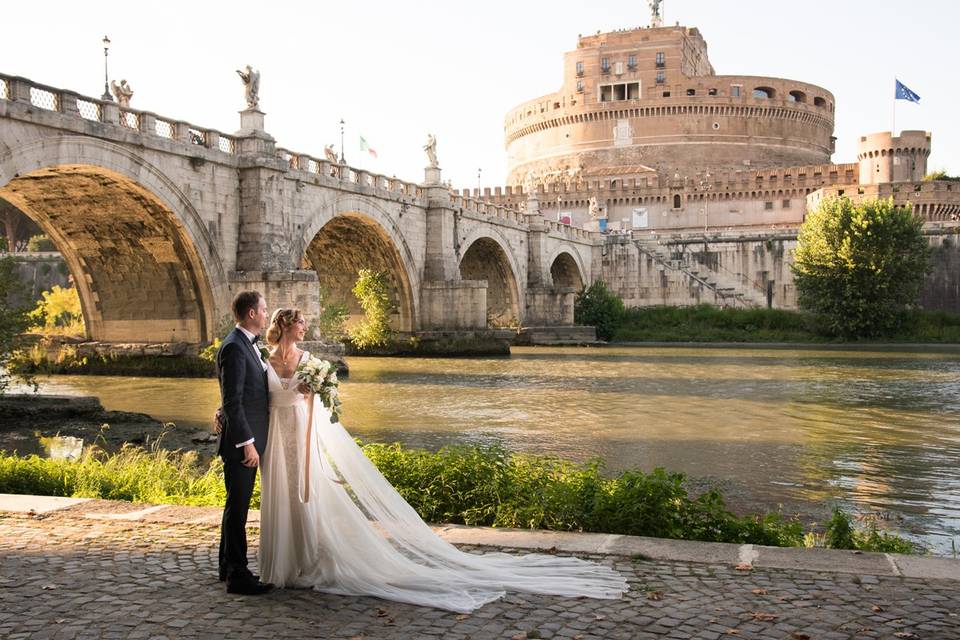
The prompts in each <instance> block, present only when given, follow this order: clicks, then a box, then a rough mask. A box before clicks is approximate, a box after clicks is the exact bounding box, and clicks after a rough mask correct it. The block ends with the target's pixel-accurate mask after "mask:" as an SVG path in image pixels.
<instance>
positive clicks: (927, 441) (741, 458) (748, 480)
mask: <svg viewBox="0 0 960 640" xmlns="http://www.w3.org/2000/svg"><path fill="white" fill-rule="evenodd" d="M350 364H351V375H350V378H349V380H348V381H347V382H346V383H344V385H343V396H344V401H345V403H346V409H347V412H346V416H345V418H344V420H345V422H346V424H347V426H348V428H350V430H351V431H352V432H353V433H354V434H355V435H357V436H359V437H361V438H364V439H367V440H385V441H400V442H403V443H405V444H407V445H411V446H420V447H427V448H437V447H440V446H443V445H445V444H453V443H464V442H466V443H497V444H502V445H504V446H505V447H508V448H510V449H514V450H520V451H529V452H536V453H549V454H556V455H560V456H563V457H568V458H573V459H576V460H585V459H588V458H591V457H595V456H601V457H603V458H604V459H605V460H606V462H607V465H608V467H609V468H610V469H612V470H618V469H623V468H627V467H637V466H639V467H642V468H647V469H649V468H652V467H655V466H663V467H666V468H669V469H675V470H679V471H684V472H687V473H689V474H692V475H694V476H698V477H708V478H712V479H715V480H716V481H717V482H719V483H721V484H722V485H723V486H724V487H725V488H726V489H727V491H728V493H729V495H730V496H731V500H732V502H733V503H734V505H736V506H738V507H740V508H743V509H758V508H766V509H776V508H778V506H780V505H782V506H783V509H784V510H785V511H788V512H801V513H804V514H805V515H807V516H810V517H815V518H821V517H823V516H824V515H826V514H827V513H828V509H829V504H830V503H831V501H835V502H838V503H840V504H841V505H843V506H846V507H848V508H851V509H854V510H856V511H859V512H865V513H869V512H884V513H889V514H890V518H891V519H890V520H889V521H885V522H884V525H885V526H894V527H897V528H898V529H900V530H901V531H906V532H908V533H911V534H914V535H916V536H918V537H922V538H923V539H924V540H925V541H926V542H928V543H930V544H934V545H935V546H937V547H938V548H939V549H941V550H949V548H950V540H951V537H953V536H958V534H960V478H958V477H957V474H956V472H955V467H956V461H957V460H960V420H958V417H960V375H958V374H960V352H958V351H956V350H954V351H948V350H944V349H942V348H936V349H929V350H924V351H891V350H884V351H840V350H789V349H731V348H727V349H716V348H659V347H654V348H647V347H629V348H611V349H575V348H563V349H518V350H515V352H514V355H513V356H512V357H510V358H492V359H458V360H440V359H423V360H404V359H385V358H353V359H351V363H350ZM44 392H46V393H67V394H75V395H76V394H79V395H97V396H100V397H101V399H102V401H103V404H104V406H105V407H106V408H107V409H112V410H123V411H141V412H146V413H150V414H151V415H153V416H155V417H157V418H159V419H161V420H170V421H173V422H177V423H178V424H179V425H180V426H187V427H196V428H198V429H204V428H206V425H207V424H208V419H209V416H210V415H211V413H212V411H213V410H214V408H215V407H216V406H217V403H218V393H217V386H216V382H215V381H213V380H180V379H156V378H109V377H101V378H96V379H94V378H83V377H57V378H54V379H51V380H49V381H46V382H45V383H44ZM0 446H2V444H0ZM898 518H902V521H899V520H898Z"/></svg>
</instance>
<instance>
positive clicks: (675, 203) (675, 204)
mask: <svg viewBox="0 0 960 640" xmlns="http://www.w3.org/2000/svg"><path fill="white" fill-rule="evenodd" d="M673 208H674V209H679V208H680V194H679V193H675V194H674V195H673Z"/></svg>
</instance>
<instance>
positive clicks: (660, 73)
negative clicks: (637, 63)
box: [657, 71, 667, 84]
mask: <svg viewBox="0 0 960 640" xmlns="http://www.w3.org/2000/svg"><path fill="white" fill-rule="evenodd" d="M666 81H667V78H666V75H664V73H663V71H657V84H663V83H664V82H666Z"/></svg>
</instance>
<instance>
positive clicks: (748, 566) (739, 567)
mask: <svg viewBox="0 0 960 640" xmlns="http://www.w3.org/2000/svg"><path fill="white" fill-rule="evenodd" d="M734 569H736V570H737V571H753V565H752V564H750V563H749V562H741V563H740V564H738V565H737V566H735V567H734Z"/></svg>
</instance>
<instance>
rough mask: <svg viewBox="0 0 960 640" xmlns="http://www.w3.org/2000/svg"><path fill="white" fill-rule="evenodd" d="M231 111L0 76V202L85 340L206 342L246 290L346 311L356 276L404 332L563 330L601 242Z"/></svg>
mask: <svg viewBox="0 0 960 640" xmlns="http://www.w3.org/2000/svg"><path fill="white" fill-rule="evenodd" d="M240 115H241V118H240V119H241V128H240V130H239V131H237V132H235V133H233V134H229V135H228V134H224V133H220V132H218V131H212V130H210V129H206V128H203V127H199V126H195V125H192V124H189V123H187V122H182V121H178V120H173V119H170V118H165V117H162V116H159V115H157V114H154V113H150V112H146V111H138V110H135V109H128V108H121V107H119V106H118V105H117V104H115V103H113V102H109V101H101V100H98V99H94V98H89V97H84V96H81V95H78V94H76V93H74V92H71V91H66V90H62V89H57V88H53V87H48V86H44V85H40V84H37V83H35V82H32V81H30V80H27V79H25V78H20V77H11V76H4V75H0V198H3V199H4V200H7V201H8V202H10V203H11V204H13V205H14V206H15V207H17V208H18V209H20V210H21V211H22V212H23V213H25V214H26V215H27V216H29V217H30V218H32V219H33V220H35V221H36V222H37V223H38V224H39V225H40V226H41V227H42V228H43V230H44V231H45V233H47V234H49V236H50V237H51V238H52V239H53V240H54V242H55V243H56V244H57V247H58V248H59V249H60V251H61V252H62V254H63V256H64V259H65V260H66V262H67V265H68V266H69V269H70V272H71V273H72V274H73V276H74V279H75V281H76V284H77V288H78V290H79V293H80V299H81V303H82V306H83V312H84V317H85V320H86V326H87V331H88V333H89V335H88V337H89V338H90V339H93V340H98V341H106V342H118V341H136V342H188V343H205V342H208V341H210V340H211V339H212V338H213V337H215V335H216V334H217V332H218V331H220V330H222V329H223V326H224V323H225V320H226V319H227V318H228V317H229V308H230V300H231V298H232V296H233V295H234V293H235V292H236V291H238V290H241V289H247V288H253V289H259V290H261V291H262V292H263V293H264V294H265V295H266V296H267V299H268V302H269V304H270V306H271V307H275V306H287V305H296V306H299V307H301V308H303V309H304V310H305V312H306V313H307V314H308V316H310V317H316V315H317V314H318V313H319V311H320V297H321V292H322V295H323V297H324V300H327V301H341V302H345V303H348V304H349V305H350V312H351V316H352V317H354V318H355V317H356V316H357V315H358V314H359V313H360V311H359V308H358V307H357V305H356V302H355V300H354V298H353V296H352V295H351V294H350V289H351V287H352V285H353V283H354V281H355V280H356V276H357V271H358V270H359V269H361V268H371V269H377V270H383V271H386V272H387V273H388V274H389V277H390V280H391V283H392V295H393V298H394V303H395V309H396V313H395V317H394V323H395V326H396V328H397V329H398V330H401V331H405V332H413V331H423V330H432V329H445V330H455V329H476V328H483V327H487V326H513V325H523V326H532V325H540V326H544V325H546V326H559V325H569V324H572V323H573V296H574V292H575V291H576V290H577V289H579V288H580V287H581V286H582V285H583V284H584V283H589V282H590V281H592V279H593V278H594V273H593V272H594V270H598V269H599V266H598V265H599V263H597V264H594V253H595V252H594V247H599V246H600V245H601V244H602V238H601V237H600V235H599V234H596V233H591V232H587V231H584V230H582V229H576V228H571V227H569V226H564V225H560V224H557V223H555V222H552V221H549V220H546V219H544V218H543V217H542V216H541V215H540V214H539V212H538V211H539V208H538V206H537V203H536V201H535V200H531V201H530V202H528V203H527V207H526V212H528V213H529V215H528V214H526V213H522V212H520V211H518V210H517V209H516V208H512V207H509V206H503V205H496V204H491V203H484V202H481V201H479V200H476V199H471V198H468V197H464V196H461V195H457V194H455V193H453V192H451V190H450V189H449V188H448V187H446V186H444V185H443V184H442V183H441V181H440V172H439V169H429V168H428V169H427V170H426V178H425V180H424V183H423V184H413V183H409V182H404V181H402V180H397V179H395V178H387V177H385V176H382V175H376V174H372V173H369V172H365V171H362V170H358V169H354V168H351V167H349V166H343V165H339V164H337V163H332V162H329V161H327V160H325V159H321V158H316V157H311V156H308V155H304V154H300V153H294V152H291V151H288V150H286V149H282V148H278V147H277V146H276V145H275V141H274V139H273V138H272V137H271V136H270V135H269V134H267V133H266V131H265V129H264V115H263V113H261V112H259V111H256V110H246V111H243V112H241V114H240ZM596 253H597V254H599V251H597V252H596ZM598 259H599V258H598Z"/></svg>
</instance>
